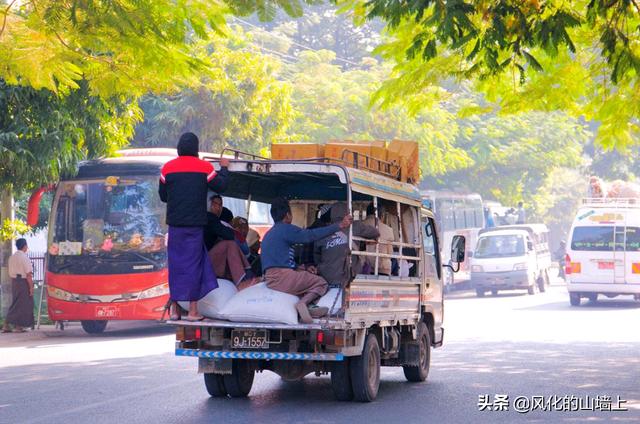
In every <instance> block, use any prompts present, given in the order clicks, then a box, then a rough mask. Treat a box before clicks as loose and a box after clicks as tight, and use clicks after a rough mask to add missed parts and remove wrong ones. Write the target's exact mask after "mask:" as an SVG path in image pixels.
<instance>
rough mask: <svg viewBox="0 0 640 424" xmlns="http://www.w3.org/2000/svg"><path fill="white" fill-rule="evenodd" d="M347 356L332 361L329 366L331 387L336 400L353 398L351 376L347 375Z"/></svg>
mask: <svg viewBox="0 0 640 424" xmlns="http://www.w3.org/2000/svg"><path fill="white" fill-rule="evenodd" d="M349 368H350V367H349V358H344V360H342V361H336V362H334V364H333V366H332V368H331V387H332V388H333V395H334V396H335V397H336V399H337V400H340V401H347V400H351V399H353V388H352V387H351V376H350V375H349Z"/></svg>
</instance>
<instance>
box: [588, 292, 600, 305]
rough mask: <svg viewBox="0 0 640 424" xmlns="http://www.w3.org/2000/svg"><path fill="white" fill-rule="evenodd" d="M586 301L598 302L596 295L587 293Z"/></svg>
mask: <svg viewBox="0 0 640 424" xmlns="http://www.w3.org/2000/svg"><path fill="white" fill-rule="evenodd" d="M587 299H589V302H591V303H596V302H597V301H598V293H589V294H588V295H587Z"/></svg>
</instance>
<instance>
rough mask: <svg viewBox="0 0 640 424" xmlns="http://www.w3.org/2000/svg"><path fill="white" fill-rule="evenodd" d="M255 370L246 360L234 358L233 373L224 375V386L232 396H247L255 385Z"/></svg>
mask: <svg viewBox="0 0 640 424" xmlns="http://www.w3.org/2000/svg"><path fill="white" fill-rule="evenodd" d="M254 376H255V372H254V371H253V369H251V363H250V362H249V361H246V360H239V359H233V364H232V365H231V375H225V376H224V387H225V388H226V389H227V393H229V395H230V396H231V397H247V395H248V394H249V392H250V391H251V386H253V377H254Z"/></svg>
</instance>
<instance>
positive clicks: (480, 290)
mask: <svg viewBox="0 0 640 424" xmlns="http://www.w3.org/2000/svg"><path fill="white" fill-rule="evenodd" d="M476 296H478V297H484V290H482V289H476Z"/></svg>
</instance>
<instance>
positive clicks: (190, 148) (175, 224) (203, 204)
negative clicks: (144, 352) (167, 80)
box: [158, 132, 229, 321]
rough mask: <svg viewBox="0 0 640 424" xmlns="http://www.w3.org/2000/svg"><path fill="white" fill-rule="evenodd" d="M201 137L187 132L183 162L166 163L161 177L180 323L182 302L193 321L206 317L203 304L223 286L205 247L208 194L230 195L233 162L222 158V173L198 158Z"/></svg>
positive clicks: (173, 313)
mask: <svg viewBox="0 0 640 424" xmlns="http://www.w3.org/2000/svg"><path fill="white" fill-rule="evenodd" d="M198 143H199V141H198V137H196V135H195V134H193V133H190V132H188V133H184V134H182V136H180V141H179V142H178V157H177V158H176V159H173V160H170V161H169V162H167V163H165V164H164V166H163V167H162V170H161V172H160V186H159V188H158V191H159V193H160V200H162V201H163V202H165V203H166V204H167V225H168V226H169V240H168V243H167V253H168V262H169V295H170V298H171V308H170V309H171V310H170V318H171V319H172V320H177V319H180V313H179V309H178V304H177V302H178V301H189V314H188V315H187V318H186V319H187V320H188V321H198V320H201V319H202V318H203V317H202V315H200V314H199V313H198V305H197V301H198V300H200V299H202V298H203V297H204V296H205V295H206V294H207V293H209V292H210V291H211V290H213V289H215V288H217V287H218V282H217V281H216V275H215V273H214V271H213V267H212V266H211V262H210V261H209V256H208V255H207V249H206V247H205V244H204V227H205V225H207V192H208V190H213V191H215V192H218V193H219V192H221V191H224V190H225V189H226V188H227V182H228V176H229V171H228V169H227V168H228V167H229V160H228V159H224V158H223V159H220V167H221V169H220V172H216V171H215V169H214V168H213V165H212V164H211V163H209V162H207V161H204V160H201V159H200V158H199V157H198Z"/></svg>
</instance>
